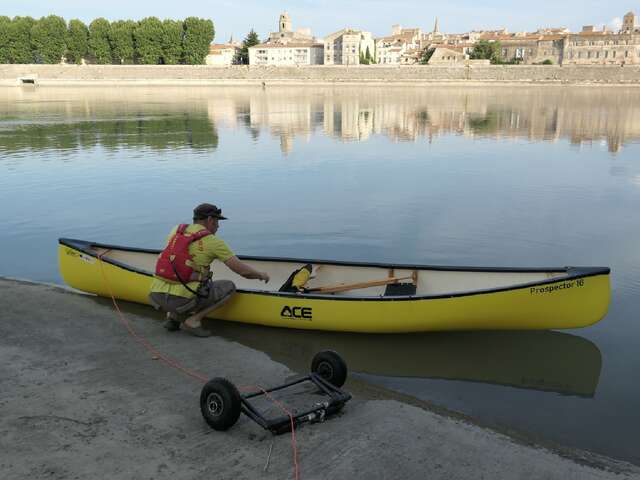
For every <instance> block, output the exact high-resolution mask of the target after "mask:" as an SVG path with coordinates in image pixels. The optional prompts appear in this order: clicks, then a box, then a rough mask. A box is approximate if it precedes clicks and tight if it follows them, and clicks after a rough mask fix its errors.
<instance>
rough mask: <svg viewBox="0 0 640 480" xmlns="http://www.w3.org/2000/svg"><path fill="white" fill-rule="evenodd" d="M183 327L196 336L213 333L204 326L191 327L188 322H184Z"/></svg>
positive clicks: (205, 335)
mask: <svg viewBox="0 0 640 480" xmlns="http://www.w3.org/2000/svg"><path fill="white" fill-rule="evenodd" d="M182 329H183V330H184V331H185V332H188V333H190V334H191V335H193V336H195V337H203V338H204V337H210V336H211V335H213V334H212V333H211V332H210V331H209V330H207V329H205V328H202V327H190V326H189V325H187V324H186V323H182Z"/></svg>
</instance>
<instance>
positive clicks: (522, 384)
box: [88, 297, 602, 398]
mask: <svg viewBox="0 0 640 480" xmlns="http://www.w3.org/2000/svg"><path fill="white" fill-rule="evenodd" d="M88 298H89V299H91V301H93V302H96V303H98V304H100V305H102V306H106V307H108V308H111V307H112V303H111V301H110V300H109V299H106V298H101V297H88ZM118 304H119V306H120V309H121V310H122V311H123V312H125V313H126V314H134V315H140V316H143V317H151V318H155V319H160V316H159V315H158V313H157V312H155V311H154V310H152V309H151V308H149V307H146V306H143V305H139V304H135V303H131V302H124V301H123V302H118ZM207 322H208V323H207V324H206V327H207V328H210V329H211V330H212V331H213V332H214V334H215V335H216V336H220V337H223V338H226V339H227V340H231V341H234V342H238V343H241V344H243V345H245V346H247V347H249V348H253V349H255V350H260V351H262V352H265V353H266V354H268V355H269V356H270V357H271V358H273V360H275V361H277V362H280V363H284V364H285V365H287V366H288V367H289V368H291V369H292V370H294V371H297V372H306V371H308V369H309V365H310V362H311V359H312V358H313V356H314V355H315V354H316V353H317V352H319V351H321V350H327V349H328V350H335V351H337V352H339V353H340V355H341V356H342V357H343V358H344V359H345V361H346V362H347V366H348V368H349V370H350V371H354V372H359V373H367V374H371V375H379V376H386V377H415V378H430V379H446V380H460V381H467V382H478V383H488V384H494V385H506V386H511V387H517V388H522V389H527V390H538V391H549V392H557V393H561V394H564V395H575V396H580V397H587V398H591V397H593V396H594V395H595V393H596V389H597V388H598V382H599V380H600V371H601V370H602V355H601V354H600V349H599V348H598V347H597V346H596V345H595V344H594V343H593V342H591V341H589V340H587V339H586V338H583V337H579V336H576V335H572V334H569V333H564V332H563V333H561V332H555V331H546V330H545V331H517V332H515V331H514V332H508V331H505V332H499V331H496V332H481V331H478V332H431V333H413V334H406V335H405V334H380V335H378V334H376V335H371V334H369V335H367V334H359V333H335V332H322V331H306V330H294V329H287V328H270V327H263V326H260V325H248V324H241V323H235V322H225V321H218V320H208V321H207Z"/></svg>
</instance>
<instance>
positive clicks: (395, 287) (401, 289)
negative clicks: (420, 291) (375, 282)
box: [384, 283, 416, 297]
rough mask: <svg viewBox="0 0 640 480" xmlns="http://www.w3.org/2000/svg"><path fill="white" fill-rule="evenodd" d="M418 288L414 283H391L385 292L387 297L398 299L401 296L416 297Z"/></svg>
mask: <svg viewBox="0 0 640 480" xmlns="http://www.w3.org/2000/svg"><path fill="white" fill-rule="evenodd" d="M415 294H416V286H415V285H414V284H413V283H390V284H389V285H387V288H386V289H385V291H384V296H385V297H397V296H400V295H407V296H409V295H415Z"/></svg>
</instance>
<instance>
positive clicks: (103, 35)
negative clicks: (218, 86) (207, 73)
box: [0, 15, 215, 65]
mask: <svg viewBox="0 0 640 480" xmlns="http://www.w3.org/2000/svg"><path fill="white" fill-rule="evenodd" d="M214 34H215V30H214V27H213V22H212V21H211V20H208V19H202V18H197V17H188V18H186V19H185V20H164V21H161V20H159V19H158V18H156V17H147V18H144V19H142V20H140V21H133V20H118V21H115V22H109V20H106V19H104V18H96V19H95V20H93V21H92V22H91V23H90V24H89V25H88V26H87V25H86V24H85V23H83V22H82V21H81V20H71V21H69V23H68V24H67V22H66V21H65V20H64V19H63V18H62V17H58V16H56V15H49V16H48V17H42V18H41V19H39V20H35V19H33V18H31V17H14V18H13V19H10V18H9V17H4V16H0V63H60V62H61V60H62V58H63V57H64V58H66V61H67V62H68V63H78V64H80V63H82V61H83V60H84V61H87V62H90V63H98V64H134V63H137V64H145V65H154V64H165V65H175V64H190V65H194V64H202V63H204V60H205V57H206V56H207V54H208V53H209V44H210V43H211V42H212V40H213V37H214Z"/></svg>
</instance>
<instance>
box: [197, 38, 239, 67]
mask: <svg viewBox="0 0 640 480" xmlns="http://www.w3.org/2000/svg"><path fill="white" fill-rule="evenodd" d="M239 51H240V43H238V42H234V41H233V38H231V39H230V40H229V43H213V44H211V45H209V53H208V55H207V56H206V58H205V63H206V64H207V65H217V66H220V67H222V66H224V67H226V66H229V65H233V62H234V59H235V58H236V55H237V54H238V52H239Z"/></svg>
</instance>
